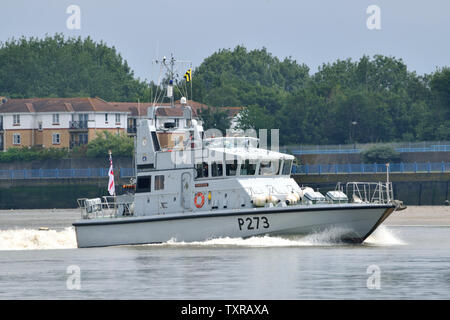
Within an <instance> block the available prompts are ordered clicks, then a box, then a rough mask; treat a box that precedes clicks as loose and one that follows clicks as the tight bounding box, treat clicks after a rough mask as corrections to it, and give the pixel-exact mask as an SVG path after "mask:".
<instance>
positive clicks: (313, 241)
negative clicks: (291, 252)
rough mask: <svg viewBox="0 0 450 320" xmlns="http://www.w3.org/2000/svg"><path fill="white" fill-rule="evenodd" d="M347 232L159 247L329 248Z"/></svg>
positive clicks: (171, 243)
mask: <svg viewBox="0 0 450 320" xmlns="http://www.w3.org/2000/svg"><path fill="white" fill-rule="evenodd" d="M347 232H348V230H346V229H341V228H330V229H328V230H325V231H322V232H317V233H312V234H309V235H305V236H283V237H281V236H267V235H266V236H255V237H250V238H246V239H242V238H229V237H224V238H215V239H210V240H206V241H195V242H184V241H177V240H176V239H171V240H169V241H167V242H165V243H163V244H159V245H160V246H161V245H167V246H212V247H214V246H239V247H307V246H331V245H336V244H340V245H341V244H343V243H342V242H341V241H340V237H341V235H343V234H345V233H347Z"/></svg>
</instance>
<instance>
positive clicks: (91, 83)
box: [0, 34, 149, 101]
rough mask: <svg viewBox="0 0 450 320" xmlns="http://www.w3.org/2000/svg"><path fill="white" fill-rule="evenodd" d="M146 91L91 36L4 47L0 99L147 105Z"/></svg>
mask: <svg viewBox="0 0 450 320" xmlns="http://www.w3.org/2000/svg"><path fill="white" fill-rule="evenodd" d="M148 91H149V88H148V85H147V84H145V83H144V82H141V81H140V80H136V79H134V74H133V71H131V69H130V67H129V66H128V64H127V62H126V61H125V60H123V59H122V57H121V55H120V54H119V53H117V52H116V49H115V48H114V47H108V46H107V45H106V44H105V43H104V42H100V43H96V42H94V41H93V40H92V39H91V38H90V37H87V38H86V39H84V40H82V39H81V37H78V38H68V39H65V38H64V36H63V35H62V34H56V35H54V36H53V37H49V36H47V37H45V38H44V39H37V38H29V39H26V38H24V37H23V38H20V39H18V40H16V39H12V40H9V41H7V42H4V43H0V95H5V96H9V97H11V98H32V97H40V98H42V97H80V96H81V97H85V96H88V97H95V96H98V97H101V98H103V99H105V100H108V101H137V99H138V98H141V101H143V100H145V98H149V92H148Z"/></svg>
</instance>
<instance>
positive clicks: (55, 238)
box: [0, 227, 77, 250]
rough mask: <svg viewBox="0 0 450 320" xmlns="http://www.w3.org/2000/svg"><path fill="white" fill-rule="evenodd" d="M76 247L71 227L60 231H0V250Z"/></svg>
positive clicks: (73, 231)
mask: <svg viewBox="0 0 450 320" xmlns="http://www.w3.org/2000/svg"><path fill="white" fill-rule="evenodd" d="M76 247H77V242H76V236H75V230H74V228H73V227H69V228H65V229H63V230H61V231H57V230H47V231H41V230H36V229H13V230H0V250H36V249H72V248H76Z"/></svg>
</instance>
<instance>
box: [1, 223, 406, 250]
mask: <svg viewBox="0 0 450 320" xmlns="http://www.w3.org/2000/svg"><path fill="white" fill-rule="evenodd" d="M347 232H348V230H345V229H340V228H330V229H328V230H325V231H322V232H317V233H312V234H310V235H306V236H289V237H281V236H260V237H251V238H247V239H242V238H229V237H224V238H216V239H210V240H206V241H196V242H183V241H177V240H176V239H171V240H169V241H167V242H165V243H162V244H152V245H146V246H211V247H218V246H238V247H307V246H332V245H343V243H342V242H341V241H340V240H339V239H340V236H341V235H342V234H345V233H347ZM364 244H367V245H385V246H387V245H403V244H405V243H404V242H403V241H402V240H401V239H399V238H398V236H397V235H396V234H395V233H394V231H393V230H391V229H388V228H386V227H385V226H380V227H379V228H378V229H377V230H376V231H375V232H374V233H373V234H372V235H371V236H370V237H369V238H367V240H366V241H365V242H364ZM73 248H77V243H76V236H75V230H74V228H73V227H69V228H65V229H63V230H61V231H57V230H48V231H40V230H36V229H14V230H0V250H36V249H73Z"/></svg>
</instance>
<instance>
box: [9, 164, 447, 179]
mask: <svg viewBox="0 0 450 320" xmlns="http://www.w3.org/2000/svg"><path fill="white" fill-rule="evenodd" d="M389 171H390V172H450V162H425V163H417V162H413V163H404V162H401V163H391V164H390V166H389ZM383 172H386V165H385V164H381V163H360V164H351V163H348V164H309V165H308V164H306V165H294V166H292V173H293V174H296V173H297V174H339V173H383ZM115 175H116V177H120V178H130V177H134V176H135V172H134V168H117V169H115ZM107 177H108V168H87V169H23V170H0V179H70V178H107Z"/></svg>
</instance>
